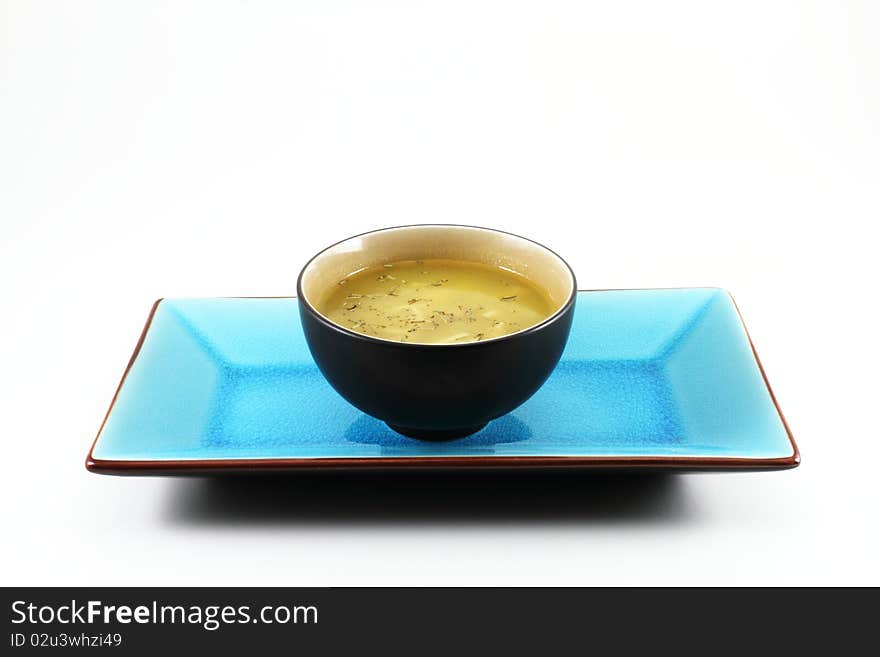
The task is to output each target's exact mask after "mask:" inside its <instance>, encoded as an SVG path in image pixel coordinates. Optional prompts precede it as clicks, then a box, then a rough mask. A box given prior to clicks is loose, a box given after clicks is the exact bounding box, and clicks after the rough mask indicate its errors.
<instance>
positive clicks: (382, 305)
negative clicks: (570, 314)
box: [318, 259, 556, 344]
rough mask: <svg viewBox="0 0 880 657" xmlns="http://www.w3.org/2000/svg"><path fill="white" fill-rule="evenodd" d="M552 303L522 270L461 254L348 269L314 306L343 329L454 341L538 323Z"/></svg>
mask: <svg viewBox="0 0 880 657" xmlns="http://www.w3.org/2000/svg"><path fill="white" fill-rule="evenodd" d="M555 309H556V307H555V305H554V304H553V302H552V300H551V299H550V298H549V296H548V295H547V293H545V292H544V291H542V290H541V289H540V288H538V287H537V286H535V285H534V284H533V283H532V282H531V281H529V280H528V279H526V278H525V277H524V276H521V275H520V274H517V273H514V272H512V271H509V270H507V269H502V268H500V267H493V266H490V265H484V264H480V263H475V262H465V261H460V260H440V259H435V260H401V261H398V262H389V263H386V264H384V265H380V266H378V267H371V268H368V269H363V270H361V271H358V272H355V273H354V274H351V275H350V276H348V277H347V278H344V279H342V280H341V281H339V285H338V286H337V288H336V289H334V290H333V292H332V293H331V294H329V295H328V296H327V298H326V299H325V300H324V302H323V303H322V304H321V305H320V307H319V308H318V310H319V311H320V312H321V313H323V314H324V315H325V316H326V317H328V318H329V319H331V320H332V321H334V322H335V323H337V324H339V325H340V326H344V327H345V328H347V329H350V330H352V331H356V332H358V333H363V334H364V335H369V336H373V337H377V338H384V339H386V340H396V341H400V342H415V343H422V344H426V343H427V344H439V343H443V344H457V343H461V342H475V341H477V340H489V339H491V338H497V337H499V336H502V335H507V334H508V333H515V332H516V331H521V330H522V329H524V328H528V327H529V326H532V325H534V324H537V323H538V322H541V321H543V320H544V319H546V318H547V317H549V316H550V315H551V314H553V312H554V310H555Z"/></svg>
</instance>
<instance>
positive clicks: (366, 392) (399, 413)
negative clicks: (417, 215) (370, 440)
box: [297, 224, 577, 440]
mask: <svg viewBox="0 0 880 657" xmlns="http://www.w3.org/2000/svg"><path fill="white" fill-rule="evenodd" d="M297 297H298V303H299V312H300V317H301V319H302V325H303V330H304V332H305V337H306V341H307V343H308V346H309V350H310V351H311V353H312V356H313V357H314V359H315V362H316V364H317V365H318V368H319V369H320V370H321V373H322V374H323V375H324V377H325V378H326V379H327V381H328V382H329V383H330V385H331V386H333V388H334V389H335V390H336V391H337V392H338V393H339V394H340V395H342V397H344V398H345V399H346V400H348V401H349V402H350V403H351V404H353V405H354V406H356V407H357V408H358V409H360V410H361V411H363V412H364V413H367V414H368V415H371V416H373V417H376V418H379V419H380V420H383V421H385V422H386V423H387V424H388V425H389V426H390V427H391V428H392V429H393V430H395V431H397V432H398V433H401V434H403V435H405V436H409V437H411V438H417V439H422V440H448V439H453V438H460V437H463V436H467V435H470V434H472V433H475V432H476V431H479V430H480V429H482V428H483V427H484V426H485V425H486V424H487V423H488V422H490V421H492V420H493V419H495V418H497V417H500V416H502V415H504V414H506V413H509V412H510V411H512V410H514V409H515V408H517V407H518V406H519V405H520V404H522V403H523V402H524V401H526V400H527V399H528V398H529V397H531V396H532V395H533V394H534V393H535V392H536V391H537V390H538V388H540V386H541V385H542V384H543V383H544V381H546V379H547V377H548V376H549V375H550V373H551V372H552V371H553V368H554V367H555V366H556V364H557V363H558V361H559V358H560V356H561V355H562V351H563V349H564V347H565V343H566V340H567V339H568V334H569V330H570V328H571V322H572V317H573V315H574V304H575V299H576V297H577V283H576V281H575V276H574V272H573V271H572V269H571V267H569V265H568V264H567V263H566V262H565V261H564V260H563V259H562V258H561V257H560V256H558V255H557V254H556V253H554V252H553V251H551V250H550V249H548V248H547V247H545V246H542V245H541V244H538V243H537V242H533V241H532V240H529V239H526V238H524V237H520V236H518V235H513V234H510V233H505V232H502V231H498V230H492V229H489V228H480V227H475V226H459V225H443V224H438V225H414V226H400V227H396V228H385V229H381V230H376V231H372V232H369V233H364V234H362V235H357V236H355V237H350V238H348V239H345V240H343V241H341V242H337V243H336V244H334V245H332V246H330V247H327V248H326V249H324V250H323V251H321V252H320V253H318V254H317V255H315V256H314V257H313V258H312V259H311V260H309V261H308V263H306V265H305V266H304V267H303V269H302V271H301V272H300V275H299V278H298V280H297Z"/></svg>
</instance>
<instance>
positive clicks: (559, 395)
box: [93, 288, 793, 461]
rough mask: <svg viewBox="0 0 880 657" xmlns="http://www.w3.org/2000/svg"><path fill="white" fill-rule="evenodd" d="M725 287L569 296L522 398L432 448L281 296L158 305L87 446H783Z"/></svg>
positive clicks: (739, 452) (349, 450)
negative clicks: (322, 357) (356, 396)
mask: <svg viewBox="0 0 880 657" xmlns="http://www.w3.org/2000/svg"><path fill="white" fill-rule="evenodd" d="M792 451H793V449H792V446H791V443H790V442H789V439H788V436H787V434H786V431H785V428H784V426H783V424H782V421H781V420H780V418H779V415H778V413H777V411H776V408H775V406H774V404H773V402H772V400H771V398H770V395H769V393H768V391H767V387H766V385H765V383H764V380H763V377H762V376H761V373H760V370H759V369H758V366H757V363H756V362H755V358H754V356H753V354H752V350H751V346H750V345H749V342H748V339H747V337H746V335H745V332H744V329H743V326H742V323H741V321H740V319H739V316H738V315H737V312H736V310H735V307H734V305H733V302H732V300H731V299H730V297H729V296H728V295H727V293H726V292H724V291H723V290H718V289H703V288H695V289H681V290H627V291H608V292H581V293H579V295H578V300H577V310H576V315H575V320H574V326H573V328H572V332H571V337H570V339H569V342H568V345H567V347H566V351H565V353H564V355H563V357H562V360H561V361H560V364H559V366H558V367H557V369H556V371H555V372H554V373H553V375H552V376H551V377H550V379H549V380H548V381H547V383H546V384H545V385H544V386H543V387H542V388H541V390H539V391H538V393H537V394H536V395H535V396H534V397H532V398H531V399H530V400H529V401H528V402H526V403H525V404H524V405H523V406H521V407H520V408H518V409H517V410H516V411H514V412H513V413H511V414H510V415H507V416H505V417H502V418H499V419H498V420H495V421H494V422H491V423H490V424H489V425H488V426H487V427H486V428H485V429H483V430H482V431H480V432H479V433H477V434H474V435H472V436H469V437H467V438H463V439H460V440H454V441H450V442H443V443H422V442H418V441H414V440H411V439H408V438H404V437H403V436H400V435H398V434H396V433H394V432H393V431H391V430H390V429H388V428H387V427H386V426H385V424H384V423H382V422H381V421H379V420H376V419H374V418H371V417H369V416H366V415H364V414H363V413H361V412H360V411H358V410H357V409H355V408H354V407H352V406H351V405H349V404H348V403H347V402H346V401H344V400H343V399H342V398H341V397H339V395H337V394H336V392H335V391H334V390H333V389H332V388H331V387H330V386H329V385H328V384H327V383H326V382H325V381H324V379H323V377H322V376H321V374H320V372H318V370H317V369H316V367H315V365H314V363H313V361H312V358H311V356H310V354H309V351H308V348H307V347H306V343H305V339H304V337H303V335H302V331H301V329H300V324H299V315H298V312H297V307H296V300H295V299H169V300H165V301H162V302H161V303H160V304H159V307H158V308H157V310H156V313H155V316H154V317H153V321H152V323H151V325H150V329H149V331H148V333H147V336H146V339H145V340H144V343H143V346H142V348H141V351H140V353H139V355H138V357H137V359H136V361H135V363H134V365H133V366H132V368H131V370H130V371H129V374H128V376H127V377H126V379H125V382H124V384H123V386H122V388H121V390H120V392H119V395H118V397H117V399H116V403H115V404H114V406H113V409H112V410H111V413H110V416H109V417H108V419H107V422H106V424H105V426H104V428H103V430H102V432H101V435H100V436H99V439H98V441H97V444H96V445H95V448H94V452H93V458H95V459H97V460H117V461H126V460H132V461H135V460H136V461H150V460H156V461H162V460H187V459H199V460H201V459H232V458H235V459H240V458H308V457H380V456H381V457H388V456H400V457H406V456H476V455H497V456H689V457H690V456H693V457H700V456H702V457H738V458H782V457H787V456H790V455H791V454H792Z"/></svg>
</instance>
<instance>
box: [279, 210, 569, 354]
mask: <svg viewBox="0 0 880 657" xmlns="http://www.w3.org/2000/svg"><path fill="white" fill-rule="evenodd" d="M431 227H434V228H472V229H476V230H482V231H486V232H490V233H500V234H502V235H509V236H511V237H516V238H518V239H521V240H524V241H526V242H530V243H532V244H534V245H535V246H538V247H540V248H542V249H544V250H545V251H548V252H549V253H551V254H552V255H554V256H555V257H556V258H557V259H558V260H559V261H560V262H561V263H562V264H563V265H564V266H565V269H566V270H567V271H568V274H569V276H571V291H570V292H569V295H568V299H566V300H565V303H563V304H562V305H561V306H560V307H559V308H558V309H557V310H556V311H555V312H554V313H553V314H552V315H550V316H549V317H547V318H545V319H543V320H542V321H540V322H538V323H537V324H532V325H531V326H527V327H526V328H524V329H520V330H519V331H516V332H515V333H508V334H507V335H500V336H498V337H496V338H489V339H488V340H475V341H473V342H464V343H461V344H453V343H448V342H399V341H397V340H389V339H387V338H378V337H373V336H371V335H364V334H363V333H357V332H355V331H351V330H349V329H347V328H345V327H344V326H342V325H340V324H337V323H336V322H333V321H331V320H330V319H328V318H327V317H326V316H324V315H323V314H322V313H320V312H319V311H318V309H317V308H315V307H314V306H313V305H312V304H311V303H310V302H309V301H308V300H307V299H306V297H305V294H303V289H302V279H303V274H305V272H306V270H307V269H308V268H309V265H311V264H312V262H314V261H315V260H316V259H318V258H319V257H321V255H323V254H324V253H326V252H327V251H329V250H330V249H332V248H334V247H336V246H338V245H340V244H342V243H343V242H347V241H349V240H353V239H355V238H357V237H363V236H364V235H371V234H373V233H384V232H386V231H391V230H400V229H404V228H431ZM577 293H578V286H577V277H576V276H575V273H574V270H573V269H572V268H571V265H569V264H568V261H566V260H565V258H563V257H562V256H561V255H559V254H558V253H556V251H554V250H553V249H551V248H549V247H547V246H544V245H543V244H541V243H540V242H536V241H535V240H532V239H529V238H528V237H523V236H522V235H518V234H516V233H511V232H510V231H506V230H499V229H497V228H488V227H486V226H475V225H472V224H440V223H430V224H403V225H400V226H387V227H385V228H377V229H375V230H368V231H365V232H363V233H358V234H356V235H351V236H349V237H346V238H344V239H341V240H339V241H337V242H334V243H333V244H331V245H329V246H327V247H324V248H323V249H321V250H320V251H318V252H317V253H316V254H315V255H313V256H312V257H311V258H309V259H308V260H307V261H306V263H305V264H304V265H303V266H302V269H300V272H299V276H297V278H296V298H297V302H298V303H299V304H300V308H305V309H306V310H308V312H309V313H310V314H311V315H312V317H314V318H315V319H316V320H318V322H320V323H321V324H323V325H324V326H326V327H328V328H330V329H333V330H335V331H337V332H339V333H342V334H343V335H345V336H347V337H351V338H355V339H357V340H360V341H362V342H366V343H373V344H378V345H384V346H389V347H397V348H400V349H474V348H479V347H480V346H482V345H487V344H496V343H500V342H503V341H505V340H512V339H515V338H518V337H522V336H524V335H528V334H530V333H535V332H537V331H540V330H541V329H543V328H545V327H547V326H549V325H550V324H552V323H554V322H556V321H558V320H559V319H560V318H561V317H563V316H564V315H565V314H566V313H567V312H568V310H569V309H570V308H571V307H572V306H574V303H575V300H576V299H577Z"/></svg>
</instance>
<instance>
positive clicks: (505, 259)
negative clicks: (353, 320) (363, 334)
mask: <svg viewBox="0 0 880 657" xmlns="http://www.w3.org/2000/svg"><path fill="white" fill-rule="evenodd" d="M429 258H449V259H453V260H465V261H469V262H481V263H484V264H487V265H495V266H499V267H504V268H506V269H510V270H512V271H514V272H516V273H518V274H521V275H522V276H525V277H526V278H528V279H529V280H530V281H532V282H533V283H534V284H535V285H537V286H539V287H540V288H542V289H543V290H544V291H545V292H546V293H547V296H548V297H549V298H550V300H551V301H552V303H553V313H552V314H551V317H552V315H553V314H556V313H557V312H559V311H560V310H561V309H562V308H563V307H564V306H565V304H566V302H567V301H568V300H569V298H570V297H571V295H572V294H573V293H574V291H575V279H574V274H573V273H572V271H571V269H570V268H569V266H568V265H567V264H566V263H565V261H564V260H563V259H562V258H560V257H559V256H558V255H556V254H555V253H553V252H552V251H550V250H549V249H548V248H546V247H544V246H541V245H540V244H538V243H536V242H532V241H531V240H527V239H525V238H523V237H519V236H517V235H511V234H509V233H502V232H500V231H496V230H491V229H488V228H478V227H473V226H445V225H421V226H402V227H399V228H387V229H384V230H377V231H374V232H372V233H366V234H364V235H358V236H356V237H352V238H349V239H347V240H344V241H342V242H339V243H338V244H334V245H333V246H331V247H329V248H327V249H325V250H324V251H322V252H321V253H319V254H318V255H317V256H315V257H314V258H313V259H312V260H311V261H310V262H309V263H308V264H307V265H306V266H305V268H304V269H303V272H302V275H301V279H300V293H301V295H302V297H303V299H304V300H305V301H306V303H308V304H309V305H310V306H311V307H312V309H314V310H315V312H319V313H320V311H319V310H318V308H320V307H321V305H322V303H323V301H324V300H325V299H326V297H327V296H328V295H329V294H331V292H332V291H333V290H334V286H336V285H337V284H338V283H339V281H340V280H342V279H343V278H345V277H346V276H349V275H351V274H353V273H355V272H357V271H360V270H362V269H365V268H368V267H374V266H378V265H381V264H384V263H387V262H393V261H396V260H417V259H429ZM328 321H332V320H329V319H328Z"/></svg>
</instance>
